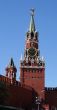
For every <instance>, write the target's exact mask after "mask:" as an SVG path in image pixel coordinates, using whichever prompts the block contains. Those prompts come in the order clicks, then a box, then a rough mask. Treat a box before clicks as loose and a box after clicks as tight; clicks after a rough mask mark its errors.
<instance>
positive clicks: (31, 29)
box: [29, 9, 35, 32]
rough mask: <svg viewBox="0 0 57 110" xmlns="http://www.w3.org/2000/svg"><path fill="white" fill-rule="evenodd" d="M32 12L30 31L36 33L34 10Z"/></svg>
mask: <svg viewBox="0 0 57 110" xmlns="http://www.w3.org/2000/svg"><path fill="white" fill-rule="evenodd" d="M30 11H31V20H30V26H29V31H30V32H34V31H35V23H34V9H30Z"/></svg>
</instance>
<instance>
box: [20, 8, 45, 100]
mask: <svg viewBox="0 0 57 110" xmlns="http://www.w3.org/2000/svg"><path fill="white" fill-rule="evenodd" d="M38 37H39V36H38V32H37V31H36V28H35V22H34V9H31V19H30V26H29V30H28V32H27V33H26V39H25V49H24V58H22V56H21V59H20V82H21V84H22V85H23V84H24V85H27V86H29V87H32V88H33V89H34V91H35V92H36V93H37V95H38V96H40V97H41V98H44V87H45V62H44V59H43V57H42V58H41V57H40V50H39V40H38Z"/></svg>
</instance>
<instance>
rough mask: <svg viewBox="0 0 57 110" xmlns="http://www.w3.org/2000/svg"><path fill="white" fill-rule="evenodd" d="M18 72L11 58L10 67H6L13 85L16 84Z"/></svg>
mask: <svg viewBox="0 0 57 110" xmlns="http://www.w3.org/2000/svg"><path fill="white" fill-rule="evenodd" d="M16 72H17V69H16V67H15V65H14V61H13V59H12V58H11V60H10V63H9V65H8V66H7V67H6V76H7V77H8V78H10V79H11V83H12V84H14V83H15V82H16Z"/></svg>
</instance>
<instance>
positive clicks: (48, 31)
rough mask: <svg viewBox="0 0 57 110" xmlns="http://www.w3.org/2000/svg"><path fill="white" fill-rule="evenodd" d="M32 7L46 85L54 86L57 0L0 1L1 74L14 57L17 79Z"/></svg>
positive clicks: (56, 85)
mask: <svg viewBox="0 0 57 110" xmlns="http://www.w3.org/2000/svg"><path fill="white" fill-rule="evenodd" d="M31 8H34V9H35V25H36V29H37V31H38V32H39V48H40V54H41V56H44V58H45V63H46V66H45V67H46V69H45V86H48V87H49V86H51V87H57V0H0V74H3V75H5V67H6V66H7V65H8V63H9V61H10V58H11V57H13V59H14V62H15V65H16V67H17V70H18V72H17V79H18V78H19V73H20V72H19V66H20V56H21V53H22V54H23V53H24V46H25V37H26V32H27V31H28V28H29V23H30V12H29V10H30V9H31Z"/></svg>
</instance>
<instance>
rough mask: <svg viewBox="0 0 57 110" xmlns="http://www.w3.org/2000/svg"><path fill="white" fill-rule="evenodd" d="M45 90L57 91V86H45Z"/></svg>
mask: <svg viewBox="0 0 57 110" xmlns="http://www.w3.org/2000/svg"><path fill="white" fill-rule="evenodd" d="M45 91H57V87H45Z"/></svg>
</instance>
